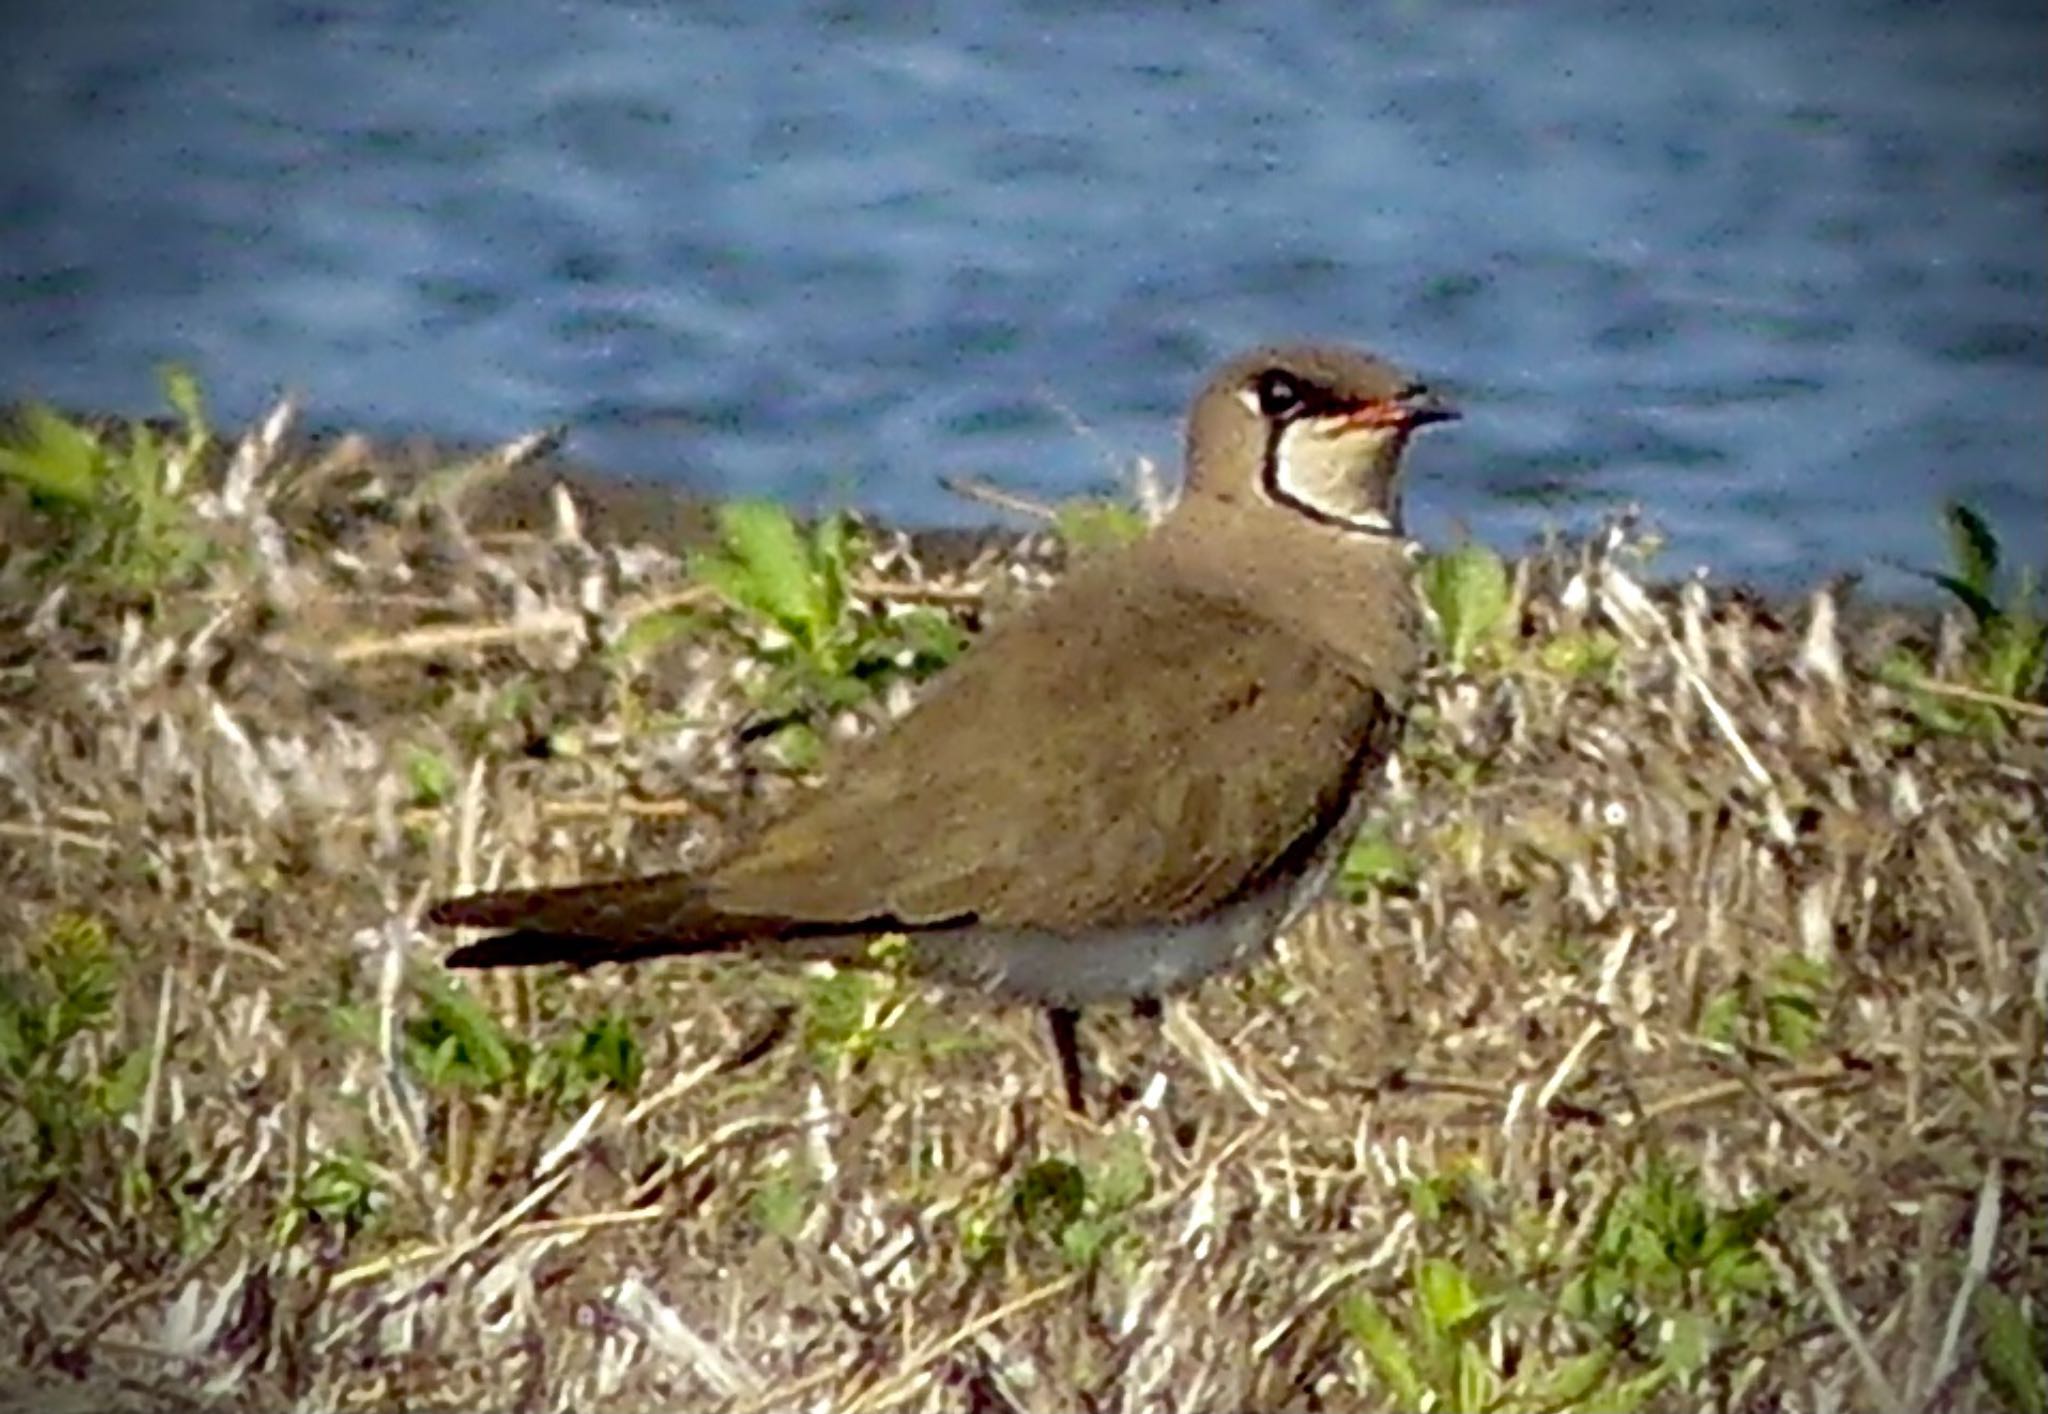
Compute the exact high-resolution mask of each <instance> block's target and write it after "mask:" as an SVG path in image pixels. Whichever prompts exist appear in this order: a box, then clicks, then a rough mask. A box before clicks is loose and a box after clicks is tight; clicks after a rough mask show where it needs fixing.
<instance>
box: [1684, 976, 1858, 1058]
mask: <svg viewBox="0 0 2048 1414" xmlns="http://www.w3.org/2000/svg"><path fill="white" fill-rule="evenodd" d="M1834 991H1835V975H1834V969H1833V968H1831V967H1829V966H1828V965H1827V964H1826V963H1825V962H1819V961H1816V960H1814V959H1812V958H1809V957H1805V956H1803V955H1801V954H1799V953H1788V954H1785V955H1784V956H1782V957H1778V958H1775V959H1773V960H1772V962H1771V964H1770V966H1769V967H1768V968H1767V969H1765V971H1764V975H1763V977H1762V978H1761V979H1756V978H1752V977H1751V976H1749V975H1748V974H1744V975H1743V976H1742V977H1741V978H1739V979H1738V980H1737V981H1736V982H1735V983H1734V985H1732V986H1730V987H1727V988H1725V989H1724V990H1722V991H1721V992H1719V993H1717V994H1716V995H1715V996H1714V997H1713V998H1712V999H1711V1000H1709V1001H1708V1002H1707V1004H1706V1006H1705V1008H1704V1009H1703V1010H1702V1011H1701V1013H1700V1025H1699V1032H1700V1035H1701V1036H1702V1037H1704V1038H1705V1039H1706V1040H1709V1041H1716V1042H1719V1043H1721V1044H1723V1045H1736V1044H1743V1043H1748V1044H1763V1045H1768V1046H1771V1047H1773V1048H1775V1049H1777V1050H1779V1051H1782V1052H1784V1053H1785V1054H1786V1055H1788V1056H1790V1057H1792V1058H1793V1059H1794V1060H1797V1059H1799V1058H1801V1057H1803V1056H1805V1055H1808V1054H1809V1053H1811V1052H1812V1050H1813V1048H1814V1047H1815V1046H1816V1045H1818V1044H1819V1043H1820V1042H1821V1041H1822V1039H1824V1037H1825V1035H1826V1031H1827V1026H1828V1018H1829V1012H1830V1003H1831V999H1832V997H1833V994H1834Z"/></svg>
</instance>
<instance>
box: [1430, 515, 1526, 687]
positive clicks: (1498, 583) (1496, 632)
mask: <svg viewBox="0 0 2048 1414" xmlns="http://www.w3.org/2000/svg"><path fill="white" fill-rule="evenodd" d="M1422 597H1423V601H1424V602H1425V603H1426V604H1427V605H1428V606H1429V611H1430V614H1431V616H1432V617H1433V618H1434V619H1435V621H1436V626H1437V637H1438V639H1439V641H1440V642H1441V643H1442V645H1443V650H1444V654H1445V656H1446V657H1447V658H1449V660H1450V664H1451V666H1452V667H1453V668H1454V669H1457V670H1458V671H1460V672H1462V671H1464V670H1465V669H1467V668H1470V667H1475V666H1478V665H1479V664H1480V663H1481V662H1483V661H1487V660H1489V659H1491V658H1493V657H1496V656H1498V655H1499V654H1500V653H1501V652H1502V651H1503V650H1504V649H1505V647H1506V645H1507V642H1508V639H1509V637H1510V635H1511V634H1512V633H1513V630H1514V623H1513V618H1514V615H1513V612H1512V611H1513V608H1514V603H1513V589H1512V587H1511V585H1510V584H1509V580H1508V571H1507V565H1506V563H1505V562H1504V561H1502V559H1501V557H1500V556H1499V555H1497V554H1495V553H1494V552H1493V551H1492V550H1490V549H1488V548H1487V547H1486V546H1484V545H1480V544H1475V543H1471V542H1467V543H1466V544H1463V545H1460V546H1458V547H1457V548H1456V549H1455V550H1445V551H1442V552H1441V553H1439V554H1435V555H1431V556H1430V557H1429V558H1428V559H1427V560H1426V561H1425V562H1424V564H1423V567H1422Z"/></svg>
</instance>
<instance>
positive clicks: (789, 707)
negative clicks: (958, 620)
mask: <svg viewBox="0 0 2048 1414" xmlns="http://www.w3.org/2000/svg"><path fill="white" fill-rule="evenodd" d="M718 538H719V547H720V548H719V549H718V550H716V551H714V552H711V553H706V554H700V555H698V556H696V557H694V558H693V560H692V562H691V568H692V573H693V574H694V575H695V576H696V577H697V578H698V579H700V580H702V581H703V582H704V583H706V584H709V585H710V586H711V587H712V588H713V589H715V590H717V591H718V593H719V595H720V596H721V597H722V598H724V599H725V601H726V602H727V603H728V604H729V605H730V606H731V607H732V608H733V609H735V610H736V611H738V613H739V615H740V616H741V619H742V621H743V622H744V624H745V626H746V627H748V628H749V629H751V631H752V637H753V638H754V640H755V648H756V650H757V651H758V653H759V654H760V656H761V657H762V658H763V659H764V660H765V661H766V662H767V664H768V667H769V673H768V676H767V678H766V680H765V682H763V683H762V684H761V685H760V687H759V688H758V689H757V699H758V700H759V701H760V703H761V704H762V706H763V707H764V708H765V709H767V710H768V711H769V712H770V713H771V715H773V716H776V717H779V718H782V719H784V720H783V721H782V722H781V730H782V731H783V732H786V733H788V734H789V736H790V739H789V740H788V741H787V742H784V743H782V744H783V745H785V746H786V747H787V748H788V749H789V754H791V755H792V756H793V757H794V758H795V759H794V761H793V764H796V765H798V766H800V767H801V766H805V765H808V764H809V763H810V759H811V758H814V757H815V755H816V749H817V737H816V731H815V727H814V725H813V722H812V719H813V718H814V717H816V716H817V715H819V714H821V713H829V712H832V711H836V710H838V709H840V708H844V707H849V706H852V705H854V704H855V703H858V702H860V701H862V700H864V699H865V698H867V697H868V696H869V695H870V694H871V693H872V692H873V691H874V690H875V688H876V687H877V686H878V685H880V684H881V683H883V682H885V681H887V680H888V679H889V678H891V677H893V676H898V675H907V676H910V677H913V678H918V677H924V676H928V675H929V674H930V673H933V672H935V671H937V670H938V669H939V668H942V667H944V666H945V665H946V664H947V663H950V662H951V661H952V660H953V659H954V658H955V657H956V656H957V655H958V654H959V652H960V650H961V648H962V647H964V646H965V638H964V636H963V635H962V634H961V632H960V630H959V628H958V627H957V626H956V625H955V624H954V623H953V622H952V620H950V619H948V618H946V617H945V616H944V615H941V614H938V613H934V612H933V611H931V610H929V609H921V608H911V609H906V610H903V611H902V612H900V613H894V614H891V613H886V612H876V611H873V610H871V609H869V608H868V607H866V605H865V604H864V603H863V602H862V601H861V599H860V598H859V596H857V595H855V594H854V592H853V590H852V587H851V582H852V572H853V566H854V564H855V563H856V561H857V560H858V558H859V555H860V546H859V541H858V538H857V536H856V533H855V531H854V528H853V524H852V522H851V521H850V520H849V519H848V518H846V517H845V516H828V517H826V518H824V519H823V520H821V521H819V522H818V523H817V525H816V526H814V527H812V529H811V530H810V531H809V532H808V533H806V532H805V531H804V530H803V528H802V527H800V526H798V525H797V523H796V521H795V520H794V519H793V518H792V517H791V516H790V514H789V512H788V511H786V510H784V509H782V508H781V507H780V506H776V505H773V504H770V503H767V502H759V501H740V502H734V503H732V504H729V505H724V506H721V507H719V509H718Z"/></svg>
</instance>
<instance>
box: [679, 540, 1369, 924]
mask: <svg viewBox="0 0 2048 1414" xmlns="http://www.w3.org/2000/svg"><path fill="white" fill-rule="evenodd" d="M1070 590H1071V591H1072V592H1062V593H1060V594H1058V595H1057V596H1055V597H1054V598H1053V599H1051V600H1048V601H1045V602H1042V603H1041V605H1039V606H1037V607H1038V610H1039V611H1038V612H1031V613H1026V614H1024V615H1021V616H1020V617H1019V619H1017V620H1015V621H1013V622H1012V623H1011V624H1009V625H1006V626H1005V627H1004V628H1002V629H999V630H998V631H997V633H996V634H995V635H993V636H992V641H989V642H986V643H984V644H982V645H981V646H979V647H978V648H977V649H976V650H975V651H974V652H972V653H970V654H969V655H968V656H967V657H966V659H964V660H963V661H962V662H961V663H960V664H959V665H958V666H957V667H955V668H954V669H953V670H952V671H951V672H950V673H948V674H947V676H946V677H945V678H944V679H943V680H942V681H941V682H940V683H939V684H938V685H937V686H936V687H935V688H934V690H933V692H932V694H931V696H929V697H928V698H927V699H926V700H925V701H924V702H922V703H921V704H920V705H919V707H918V708H917V710H916V711H915V712H913V713H912V714H911V715H910V716H909V717H908V718H906V719H905V720H904V721H903V722H901V723H899V724H898V726H897V728H896V729H894V730H891V731H889V732H887V733H885V734H884V735H882V736H881V737H879V738H878V739H876V740H874V741H872V742H869V743H866V744H864V749H860V750H857V751H855V752H854V753H853V754H852V755H851V756H850V758H849V759H847V760H846V761H844V762H843V763H841V765H840V767H839V769H837V770H836V771H834V772H833V773H831V774H830V775H828V777H827V780H826V782H825V784H824V785H823V786H822V787H821V788H820V790H819V791H818V792H817V794H815V795H814V796H812V797H810V798H809V799H808V800H807V802H806V803H805V804H803V805H802V806H800V807H798V808H797V809H796V810H795V811H794V812H793V813H791V814H790V815H788V816H786V817H784V818H783V819H782V820H781V821H780V822H778V823H777V824H775V825H773V826H771V827H770V828H769V829H768V830H767V831H765V832H764V833H763V834H762V835H761V836H760V837H759V838H758V839H757V840H756V841H754V842H753V843H752V844H751V845H750V846H748V847H746V848H743V849H742V850H741V851H740V852H739V853H738V854H737V855H736V856H735V857H733V858H732V859H730V860H729V861H727V862H726V863H725V864H724V865H723V866H721V867H720V868H718V869H716V870H714V871H713V872H712V873H711V874H709V875H708V876H706V877H704V878H702V879H701V880H700V881H699V884H700V886H701V889H702V892H701V894H699V895H697V897H698V898H699V899H700V900H701V901H702V903H704V904H706V905H708V906H710V907H711V908H713V909H715V910H716V911H717V912H719V913H721V914H726V915H734V916H749V915H754V916H760V917H763V918H776V919H784V920H788V919H803V920H807V921H809V922H810V923H811V924H813V925H827V926H829V925H830V924H831V923H832V922H833V921H835V920H836V921H840V922H843V923H846V924H854V923H858V922H862V921H882V920H886V921H887V922H888V923H889V924H891V925H893V926H900V927H906V928H917V927H929V926H939V925H942V924H945V923H953V922H961V921H966V920H968V919H973V920H976V921H979V922H981V923H983V924H987V925H993V926H997V927H1018V928H1032V929H1043V930H1047V931H1053V932H1060V933H1071V934H1080V933H1085V932H1088V931H1090V930H1093V929H1096V928H1113V927H1117V926H1126V925H1133V924H1143V923H1157V922H1175V921H1181V920H1185V919H1189V918H1194V917H1199V916H1201V915H1203V914H1205V913H1207V912H1209V911H1210V910H1212V909H1214V908H1216V907H1218V906H1219V905H1221V904H1224V903H1227V902H1229V901H1231V900H1232V899H1234V898H1236V897H1239V896H1242V895H1244V894H1247V893H1249V892H1252V891H1254V890H1256V889H1257V888H1258V887H1260V886H1261V885H1262V884H1263V883H1265V882H1267V881H1269V880H1271V879H1273V878H1275V877H1277V876H1278V875H1280V874H1281V873H1283V872H1284V871H1285V870H1286V869H1287V868H1288V867H1289V866H1290V864H1292V863H1294V862H1296V859H1297V856H1299V855H1300V854H1302V853H1303V852H1304V851H1307V850H1310V849H1313V848H1314V847H1315V846H1316V845H1318V844H1320V843H1321V842H1322V841H1323V840H1324V838H1325V837H1326V836H1327V835H1328V833H1329V831H1330V830H1331V829H1332V828H1334V827H1335V825H1336V823H1337V821H1338V819H1339V818H1340V817H1341V815H1342V813H1343V810H1344V807H1345V803H1346V800H1347V798H1348V797H1349V795H1350V793H1351V791H1352V790H1353V789H1354V788H1355V787H1356V786H1357V785H1358V784H1359V783H1360V782H1361V780H1362V779H1363V778H1364V777H1365V776H1366V775H1367V774H1369V773H1370V771H1371V770H1372V769H1373V768H1374V767H1375V766H1376V765H1377V764H1378V763H1379V762H1380V761H1381V760H1382V759H1383V758H1384V756H1385V753H1386V750H1387V748H1388V745H1389V743H1390V740H1391V736H1392V730H1393V727H1394V725H1395V721H1394V714H1393V711H1392V710H1391V708H1390V706H1389V704H1388V703H1387V702H1386V701H1385V700H1384V699H1383V698H1382V697H1381V696H1380V695H1379V694H1378V693H1377V692H1375V691H1374V690H1373V689H1372V688H1371V687H1370V686H1369V685H1368V684H1369V682H1370V681H1371V679H1372V674H1371V673H1370V671H1369V670H1368V668H1367V666H1366V665H1361V664H1357V663H1350V662H1346V661H1343V660H1341V659H1339V658H1338V657H1336V656H1335V655H1334V654H1331V653H1329V652H1328V651H1327V650H1325V649H1322V648H1320V647H1318V646H1316V645H1312V644H1310V643H1307V642H1305V641H1304V640H1303V639H1302V638H1300V637H1298V636H1296V635H1295V634H1294V633H1292V632H1290V631H1289V630H1287V629H1284V628H1282V627H1280V626H1278V625H1276V624H1274V623H1272V622H1271V621H1270V620H1268V619H1265V618H1262V617H1260V616H1258V615H1255V614H1251V613H1248V612H1246V611H1245V610H1243V609H1242V608H1240V607H1238V606H1236V605H1234V604H1233V603H1231V602H1230V601H1228V600H1226V599H1222V598H1216V597H1212V596H1207V595H1204V594H1201V593H1198V592H1196V591H1193V590H1188V589H1175V588H1171V587H1164V588H1162V586H1160V585H1159V584H1158V583H1157V582H1156V581H1155V582H1153V583H1151V584H1137V583H1133V582H1131V581H1130V580H1129V579H1128V577H1119V576H1117V575H1114V574H1111V575H1105V576H1103V577H1102V579H1101V580H1100V582H1098V583H1095V584H1092V585H1083V584H1076V585H1073V586H1070ZM1367 611H1369V609H1368V610H1367ZM993 640H1000V641H993Z"/></svg>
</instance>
